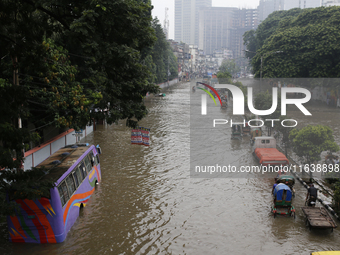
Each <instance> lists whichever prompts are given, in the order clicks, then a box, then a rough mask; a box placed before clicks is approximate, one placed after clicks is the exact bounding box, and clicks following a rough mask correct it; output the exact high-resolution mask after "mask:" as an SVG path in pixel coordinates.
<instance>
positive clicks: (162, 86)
mask: <svg viewBox="0 0 340 255" xmlns="http://www.w3.org/2000/svg"><path fill="white" fill-rule="evenodd" d="M177 83H178V78H176V79H173V80H171V81H169V85H168V82H163V83H160V84H158V86H159V87H160V88H161V89H164V88H167V87H169V86H172V85H175V84H177Z"/></svg>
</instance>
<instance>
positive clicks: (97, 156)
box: [96, 154, 100, 165]
mask: <svg viewBox="0 0 340 255" xmlns="http://www.w3.org/2000/svg"><path fill="white" fill-rule="evenodd" d="M96 158H97V163H96V165H98V164H99V162H100V161H99V154H97V155H96Z"/></svg>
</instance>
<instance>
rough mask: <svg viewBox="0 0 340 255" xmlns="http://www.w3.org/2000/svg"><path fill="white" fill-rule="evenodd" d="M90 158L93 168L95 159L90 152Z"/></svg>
mask: <svg viewBox="0 0 340 255" xmlns="http://www.w3.org/2000/svg"><path fill="white" fill-rule="evenodd" d="M89 157H90V161H91V166H92V167H93V166H94V165H95V159H94V156H93V152H92V151H90V153H89Z"/></svg>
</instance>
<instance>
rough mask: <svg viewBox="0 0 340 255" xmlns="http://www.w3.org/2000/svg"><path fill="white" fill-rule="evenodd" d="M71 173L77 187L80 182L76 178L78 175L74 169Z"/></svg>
mask: <svg viewBox="0 0 340 255" xmlns="http://www.w3.org/2000/svg"><path fill="white" fill-rule="evenodd" d="M72 175H73V179H74V184H75V185H76V188H78V187H79V183H81V180H78V176H77V174H76V171H73V172H72Z"/></svg>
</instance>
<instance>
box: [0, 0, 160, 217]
mask: <svg viewBox="0 0 340 255" xmlns="http://www.w3.org/2000/svg"><path fill="white" fill-rule="evenodd" d="M151 9H152V6H151V2H150V1H149V0H145V1H140V0H116V1H105V0H98V1H92V0H85V1H79V2H77V1H72V2H70V1H64V0H53V1H52V0H47V1H40V0H17V1H14V0H6V1H1V2H0V24H1V26H0V72H1V73H2V77H1V79H0V97H1V103H0V169H3V168H8V169H14V168H17V169H18V168H20V165H21V162H22V158H23V153H22V150H23V149H25V148H27V144H28V143H29V142H31V141H35V140H37V139H39V135H38V134H37V133H36V132H37V131H39V128H41V127H47V126H56V127H61V128H65V127H74V128H76V129H78V128H82V127H84V125H85V124H86V123H88V122H89V121H91V119H92V118H96V119H106V120H107V122H108V123H113V122H114V121H116V120H119V119H126V120H127V122H126V123H127V125H128V126H136V125H137V122H138V121H139V120H141V119H142V118H143V117H144V116H145V115H146V114H147V109H146V107H145V105H144V102H143V97H144V96H145V95H146V93H148V92H150V93H156V92H157V91H158V86H156V85H155V84H154V83H153V77H152V70H151V69H152V68H153V67H154V65H153V63H152V61H151V58H150V51H151V49H152V47H153V44H154V42H155V40H156V37H155V30H154V29H153V27H152V23H151V22H152V17H151ZM97 109H99V110H98V111H97ZM101 110H102V111H101ZM19 118H20V119H21V121H22V123H23V126H22V128H19V125H18V119H19ZM32 125H33V130H32ZM13 174H15V173H13ZM18 174H19V175H20V174H21V173H20V172H19V173H18ZM4 178H5V177H4V175H2V180H1V182H2V184H1V185H3V188H1V190H0V192H4V190H5V189H6V185H5V184H4V183H7V182H4ZM9 178H12V177H6V178H5V179H7V180H9ZM20 178H21V177H20V176H17V180H19V179H20ZM13 180H15V178H14V179H13ZM13 183H14V182H13ZM33 186H34V185H32V186H30V185H28V186H27V187H28V188H29V189H31V191H29V192H28V193H30V194H34V189H32V187H33ZM4 187H5V188H4ZM7 188H8V187H7ZM28 193H27V194H28ZM1 196H2V198H3V197H4V193H2V194H1ZM2 209H3V208H1V209H0V214H2V213H3V211H1V210H2Z"/></svg>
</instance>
